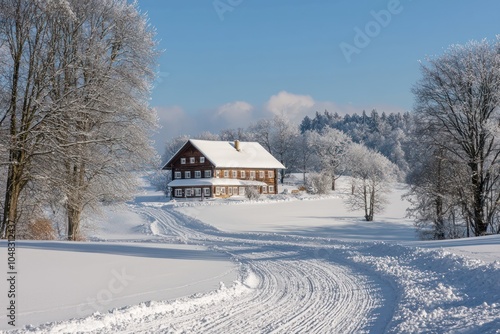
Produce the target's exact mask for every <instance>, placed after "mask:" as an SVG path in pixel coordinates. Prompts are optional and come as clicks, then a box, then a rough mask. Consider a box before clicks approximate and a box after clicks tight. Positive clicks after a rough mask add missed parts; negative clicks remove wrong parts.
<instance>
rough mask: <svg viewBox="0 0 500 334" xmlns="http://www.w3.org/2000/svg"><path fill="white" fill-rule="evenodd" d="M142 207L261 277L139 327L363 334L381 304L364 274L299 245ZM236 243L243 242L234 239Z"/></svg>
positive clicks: (169, 229) (165, 226)
mask: <svg viewBox="0 0 500 334" xmlns="http://www.w3.org/2000/svg"><path fill="white" fill-rule="evenodd" d="M140 211H141V212H142V213H143V214H146V215H149V216H150V217H153V218H154V219H155V220H156V222H157V223H158V226H159V227H160V231H161V232H163V233H164V235H165V236H171V235H172V234H174V235H176V236H178V237H180V238H182V239H185V240H189V241H190V243H195V244H196V243H206V242H207V241H208V242H212V244H214V245H216V246H217V248H218V249H219V250H222V251H225V252H227V253H229V254H231V255H232V256H233V257H234V258H235V259H236V260H237V261H239V262H241V263H242V264H243V267H244V268H245V270H247V271H251V272H252V273H253V274H254V275H256V276H257V277H259V280H260V282H259V285H258V286H257V287H256V288H255V289H251V291H249V292H248V293H246V294H242V295H241V296H238V297H237V298H234V299H231V300H230V302H224V303H223V304H221V305H217V306H216V307H214V305H208V306H207V307H204V308H202V309H200V308H196V309H195V310H194V311H193V312H187V313H186V314H183V315H180V314H176V315H175V316H173V317H170V316H169V315H168V314H167V315H164V316H162V317H158V318H157V319H156V318H155V319H154V320H152V321H151V322H149V323H147V324H145V323H143V324H141V326H140V327H141V330H140V331H144V332H154V331H156V330H160V331H164V332H172V333H175V332H176V329H182V330H186V331H189V332H200V333H201V332H203V333H222V332H234V333H250V332H263V333H304V332H307V333H325V332H337V333H340V332H342V333H361V332H363V331H364V328H365V327H366V326H368V325H369V319H370V318H371V317H372V316H371V312H372V311H373V310H374V309H375V308H377V307H378V306H380V304H381V298H382V296H380V294H379V292H377V289H376V288H374V287H373V286H372V285H373V284H372V283H370V282H369V280H368V278H367V277H365V276H364V275H362V274H360V273H358V272H355V271H354V270H353V269H351V268H349V267H348V266H345V265H343V264H339V263H334V262H331V261H325V260H320V259H316V258H314V256H306V255H304V254H301V252H302V253H303V252H304V251H303V250H302V251H301V250H300V246H299V245H296V246H295V247H294V246H293V245H292V246H290V245H288V244H285V243H280V242H277V241H274V242H273V246H272V247H267V248H266V247H262V245H266V242H262V240H258V239H257V240H252V239H251V238H249V235H248V234H246V235H245V239H244V240H239V239H238V238H235V237H234V235H228V236H225V234H224V233H223V232H220V231H218V230H216V229H214V228H211V227H209V226H204V225H202V224H197V223H195V222H192V221H191V222H189V221H188V220H189V218H187V217H183V215H181V214H179V213H177V212H176V213H172V212H169V211H167V210H163V209H158V208H143V209H141V210H140ZM200 230H206V231H205V232H206V233H202V232H200ZM226 241H227V242H226ZM238 241H239V242H240V243H241V246H237V245H235V243H236V242H238ZM228 244H229V245H228ZM249 246H251V247H249ZM268 248H269V249H268ZM309 253H311V252H309ZM157 322H158V323H157ZM166 323H168V324H169V325H168V326H167V327H165V326H166V325H165V324H166ZM167 328H168V330H167ZM135 330H136V332H137V330H139V328H136V329H135ZM181 332H182V331H181Z"/></svg>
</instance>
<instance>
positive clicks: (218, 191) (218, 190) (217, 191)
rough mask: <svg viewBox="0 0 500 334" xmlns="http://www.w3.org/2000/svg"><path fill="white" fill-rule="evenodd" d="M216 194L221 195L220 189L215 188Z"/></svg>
mask: <svg viewBox="0 0 500 334" xmlns="http://www.w3.org/2000/svg"><path fill="white" fill-rule="evenodd" d="M215 194H216V195H220V187H215Z"/></svg>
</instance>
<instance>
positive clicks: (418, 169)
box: [405, 142, 466, 240]
mask: <svg viewBox="0 0 500 334" xmlns="http://www.w3.org/2000/svg"><path fill="white" fill-rule="evenodd" d="M415 145H416V146H417V147H416V149H417V150H419V151H420V158H419V163H418V164H416V166H414V169H413V171H412V174H411V175H409V178H408V179H409V181H410V190H409V191H408V193H407V194H406V195H405V198H406V199H407V200H408V201H409V202H410V204H411V205H410V207H409V208H408V209H407V212H408V216H410V217H413V218H415V225H416V227H417V230H418V231H419V233H420V236H421V238H422V239H438V240H441V239H450V238H451V239H453V238H458V237H462V236H464V232H465V228H464V226H463V225H464V224H463V219H461V217H460V213H461V208H462V202H461V199H460V192H459V185H460V184H461V183H462V182H463V181H464V178H465V175H466V173H465V172H466V171H464V170H459V169H458V167H460V165H457V164H456V162H455V161H454V160H453V159H452V157H451V156H450V155H449V154H447V152H446V151H445V150H444V149H442V148H439V147H437V148H434V149H433V148H432V147H429V146H428V145H426V144H425V142H424V143H421V142H420V143H415ZM421 148H423V149H421Z"/></svg>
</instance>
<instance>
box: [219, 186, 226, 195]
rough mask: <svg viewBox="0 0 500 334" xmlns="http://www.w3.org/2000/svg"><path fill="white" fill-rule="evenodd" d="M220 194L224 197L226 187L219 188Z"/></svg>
mask: <svg viewBox="0 0 500 334" xmlns="http://www.w3.org/2000/svg"><path fill="white" fill-rule="evenodd" d="M220 193H221V195H225V194H226V187H220Z"/></svg>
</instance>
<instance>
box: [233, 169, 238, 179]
mask: <svg viewBox="0 0 500 334" xmlns="http://www.w3.org/2000/svg"><path fill="white" fill-rule="evenodd" d="M237 177H238V171H235V170H233V179H236V178H237Z"/></svg>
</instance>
